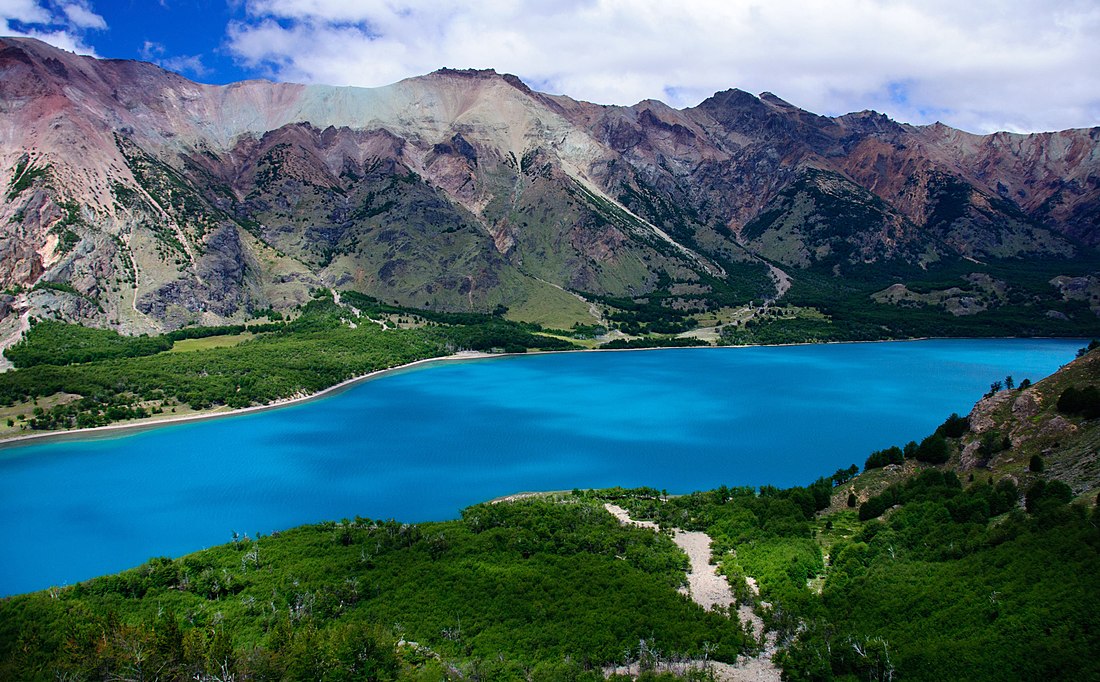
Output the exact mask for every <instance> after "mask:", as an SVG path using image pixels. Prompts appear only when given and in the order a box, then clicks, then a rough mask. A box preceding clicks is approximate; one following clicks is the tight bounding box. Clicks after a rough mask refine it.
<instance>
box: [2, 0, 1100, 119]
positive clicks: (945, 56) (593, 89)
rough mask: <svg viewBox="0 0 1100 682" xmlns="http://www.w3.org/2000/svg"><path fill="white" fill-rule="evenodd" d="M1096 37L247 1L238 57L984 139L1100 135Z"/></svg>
mask: <svg viewBox="0 0 1100 682" xmlns="http://www.w3.org/2000/svg"><path fill="white" fill-rule="evenodd" d="M8 1H13V0H0V2H8ZM31 4H33V3H31ZM1097 35H1100V6H1098V5H1097V4H1096V3H1095V2H1093V1H1092V0H1003V1H996V2H995V1H992V0H973V1H971V2H959V1H958V0H834V1H833V2H829V3H825V2H793V1H788V0H770V1H768V2H753V1H750V0H695V1H694V2H686V3H672V2H667V1H666V0H559V1H558V2H554V3H546V2H543V1H542V0H485V1H483V2H476V3H467V4H466V5H465V6H451V7H448V6H447V4H446V3H436V2H433V1H431V0H404V1H402V2H398V1H396V0H245V12H244V18H243V19H241V20H239V21H235V22H233V23H231V24H230V26H229V28H228V47H229V49H230V51H231V52H232V53H233V54H234V55H235V57H236V58H237V59H238V60H240V61H241V62H242V63H243V64H244V65H246V66H248V67H249V68H252V69H257V70H259V71H261V72H263V73H266V74H267V75H269V76H270V77H272V78H275V79H278V80H292V81H301V82H317V83H329V84H334V85H362V86H377V85H384V84H387V83H390V82H393V81H396V80H399V79H401V78H406V77H409V76H415V75H419V74H423V73H426V72H429V71H432V70H435V69H437V68H440V67H444V66H449V67H455V68H495V69H497V70H498V71H505V72H510V73H514V74H516V75H518V76H520V77H521V78H523V79H524V80H525V81H526V82H528V83H529V84H531V85H532V86H533V87H537V88H539V89H542V90H546V91H549V92H554V93H563V94H567V95H570V96H572V97H576V98H580V99H586V100H590V101H595V102H601V103H608V104H633V103H634V102H637V101H639V100H642V99H647V98H655V99H663V100H665V101H667V102H668V103H670V104H672V105H674V106H692V105H695V104H697V103H699V102H700V101H701V100H702V99H704V98H705V97H707V96H709V95H710V94H712V93H714V92H715V91H718V90H724V89H727V88H730V87H737V88H741V89H744V90H748V91H750V92H754V93H759V92H762V91H765V90H767V91H771V92H774V93H775V94H777V95H779V96H780V97H783V98H784V99H787V100H789V101H791V102H792V103H794V104H797V105H799V106H802V107H804V108H806V109H809V110H811V111H815V112H818V113H824V114H830V115H835V114H842V113H847V112H849V111H858V110H862V109H870V108H873V109H877V110H879V111H883V112H885V113H887V114H889V115H890V116H892V117H894V118H897V119H899V120H902V121H908V122H912V123H930V122H933V121H935V120H942V121H944V122H945V123H949V124H951V125H954V126H957V127H960V128H964V129H967V130H973V131H978V132H988V131H992V130H999V129H1011V130H1021V131H1034V130H1051V129H1060V128H1068V127H1083V126H1092V125H1100V70H1097V69H1094V68H1092V65H1094V64H1097V63H1100V41H1098V40H1096V36H1097Z"/></svg>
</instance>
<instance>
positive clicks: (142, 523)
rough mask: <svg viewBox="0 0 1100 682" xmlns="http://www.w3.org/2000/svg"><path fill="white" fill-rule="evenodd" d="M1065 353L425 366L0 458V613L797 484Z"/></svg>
mask: <svg viewBox="0 0 1100 682" xmlns="http://www.w3.org/2000/svg"><path fill="white" fill-rule="evenodd" d="M1081 345H1082V342H1081V341H1079V340H950V341H917V342H897V343H873V344H843V345H826V346H796V347H781V348H776V347H772V348H728V349H677V350H661V351H652V352H623V353H568V354H551V355H536V356H530V357H509V358H497V359H492V360H474V361H468V362H450V363H433V364H429V365H426V366H421V367H418V368H415V369H410V370H404V371H400V372H395V373H392V374H389V375H386V376H383V377H381V378H378V379H375V380H372V381H368V382H364V383H361V384H358V385H356V386H354V387H352V388H350V389H348V390H346V391H343V392H341V393H339V394H336V395H332V396H329V397H326V398H324V399H321V400H317V401H312V402H307V403H302V404H298V405H294V406H290V407H286V408H280V409H277V410H270V411H264V412H257V413H252V414H246V415H240V416H235V417H231V418H225V419H218V420H209V421H202V422H194V423H188V424H178V425H172V426H165V427H161V428H156V429H153V430H149V431H143V432H138V433H130V434H128V435H125V436H113V437H111V438H101V439H97V440H83V441H69V442H53V443H45V444H36V445H26V446H20V447H15V448H9V449H4V450H0V547H2V548H3V549H2V550H0V551H2V552H3V557H2V559H3V560H2V561H0V594H12V593H17V592H24V591H28V590H34V589H42V588H45V587H48V586H50V585H60V584H65V583H72V582H75V581H78V580H83V579H85V578H88V577H91V576H94V575H98V574H102V573H107V572H112V571H117V570H121V569H124V568H128V567H131V566H135V565H137V564H140V563H142V562H143V561H145V560H147V559H148V558H150V557H153V556H160V555H169V556H175V555H179V554H184V553H187V552H190V551H194V550H197V549H201V548H203V547H205V546H209V545H215V544H220V543H223V542H227V541H228V540H229V539H230V538H231V536H232V533H233V531H238V532H240V533H242V534H243V533H246V532H247V533H248V534H250V535H254V534H255V533H256V532H257V531H261V532H263V533H264V534H267V533H270V532H271V531H272V530H276V529H280V528H286V527H290V526H294V525H298V524H302V523H307V522H314V521H321V520H328V519H340V518H343V517H354V516H356V515H360V516H364V517H371V518H391V517H392V518H397V519H400V520H404V521H410V522H415V521H423V520H433V519H434V520H438V519H447V518H454V517H456V516H457V514H458V511H459V510H460V509H461V508H462V507H464V506H467V505H470V504H473V503H476V502H480V501H484V500H487V499H491V498H493V497H497V496H500V495H506V494H509V493H513V492H518V491H526V490H561V489H571V488H575V487H580V488H587V487H605V486H614V485H622V486H639V485H650V486H654V487H657V488H665V489H667V490H668V491H669V492H673V493H683V492H690V491H692V490H699V489H709V488H713V487H716V486H718V485H721V484H729V485H761V484H773V485H778V486H789V485H800V484H805V483H809V482H811V481H812V480H813V479H815V478H817V477H818V476H822V475H830V474H831V473H832V472H833V471H835V470H836V469H837V468H839V467H846V466H848V465H849V464H852V463H856V464H859V465H861V466H862V464H863V461H864V460H865V459H866V457H867V455H868V453H869V452H870V451H871V450H875V449H879V448H882V447H886V446H889V445H893V444H899V445H900V444H903V443H904V442H906V441H908V440H914V439H916V440H919V439H920V438H922V437H923V436H925V435H927V434H928V433H930V432H931V431H932V430H933V429H935V427H936V426H937V425H938V424H940V423H941V422H942V421H943V420H944V418H946V417H947V415H949V414H950V413H951V412H959V413H960V414H965V413H966V412H967V411H968V410H969V409H970V407H971V406H972V405H973V403H974V402H975V401H976V400H977V399H978V398H980V397H981V395H982V394H983V393H984V392H985V391H986V390H988V388H989V384H990V383H991V382H992V381H994V380H997V379H1001V378H1003V377H1004V376H1005V375H1006V374H1012V375H1013V376H1014V377H1015V379H1016V380H1017V381H1019V380H1021V379H1023V378H1024V377H1029V378H1031V379H1032V380H1038V379H1039V378H1041V377H1043V376H1046V375H1048V374H1050V373H1051V372H1053V371H1054V370H1056V369H1057V368H1058V367H1059V366H1061V365H1062V364H1064V363H1066V362H1068V361H1069V360H1071V359H1072V358H1073V355H1074V352H1075V351H1076V349H1077V348H1079V347H1080V346H1081Z"/></svg>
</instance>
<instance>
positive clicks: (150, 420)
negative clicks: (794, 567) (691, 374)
mask: <svg viewBox="0 0 1100 682" xmlns="http://www.w3.org/2000/svg"><path fill="white" fill-rule="evenodd" d="M1016 338H1019V337H999V339H1000V340H1012V339H1016ZM1026 338H1029V339H1030V338H1035V339H1036V340H1042V339H1045V338H1047V337H1026ZM933 340H960V341H965V340H977V339H967V338H957V337H946V338H945V339H939V338H933V337H919V338H911V339H878V340H874V341H821V342H802V343H776V344H745V345H742V346H656V347H653V348H578V349H574V350H537V351H529V352H526V353H485V352H481V351H459V352H457V353H454V354H452V355H444V356H439V357H434V358H422V359H420V360H414V361H413V362H409V363H405V364H403V365H395V366H394V367H387V368H385V369H379V370H374V371H373V372H368V373H367V374H364V375H362V376H358V377H352V378H351V379H347V380H345V381H341V382H340V383H338V384H334V385H332V386H329V387H328V388H324V389H321V390H320V391H316V392H314V393H310V394H305V395H296V396H291V397H289V398H283V399H280V400H275V401H272V402H270V403H267V404H264V405H252V406H250V407H242V408H236V409H232V408H227V407H225V406H224V405H223V406H219V407H213V408H209V409H206V410H196V411H194V412H192V413H190V414H182V415H177V414H158V415H154V416H150V417H147V418H145V419H140V420H131V421H126V422H119V423H116V424H108V425H107V426H96V427H92V428H85V429H68V430H65V431H41V432H35V433H23V432H19V433H17V434H5V435H0V451H2V450H5V449H9V448H13V447H19V446H22V445H27V444H29V443H48V442H54V441H65V440H88V439H100V438H116V437H121V436H124V435H126V434H128V433H136V432H140V431H146V430H149V429H154V428H160V427H163V426H170V425H173V424H182V423H188V422H197V421H202V420H207V419H222V418H226V417H235V416H239V415H243V414H248V413H251V412H262V411H264V410H274V409H278V408H282V407H289V406H291V405H298V404H301V403H305V402H309V401H312V400H318V399H320V398H324V397H328V396H330V395H335V394H337V393H339V392H340V391H343V390H346V389H348V388H351V387H352V386H355V385H356V384H359V383H361V382H364V381H370V380H373V379H377V378H379V377H382V376H385V375H387V374H391V373H394V372H401V371H405V370H408V369H412V368H415V367H420V366H423V365H427V364H429V363H435V362H455V361H469V360H486V359H490V358H509V357H525V356H533V355H549V354H562V353H594V352H595V353H623V352H640V351H668V350H705V349H708V348H709V349H736V348H787V347H796V346H821V345H851V344H879V343H912V342H920V341H933ZM990 340H993V339H990Z"/></svg>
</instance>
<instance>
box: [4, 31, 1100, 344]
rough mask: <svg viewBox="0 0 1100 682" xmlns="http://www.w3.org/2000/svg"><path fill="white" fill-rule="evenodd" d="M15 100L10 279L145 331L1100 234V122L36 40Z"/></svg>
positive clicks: (957, 256) (1090, 238)
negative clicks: (363, 298)
mask: <svg viewBox="0 0 1100 682" xmlns="http://www.w3.org/2000/svg"><path fill="white" fill-rule="evenodd" d="M0 110H2V111H3V116H4V121H5V125H3V126H0V170H3V171H4V172H5V173H6V175H5V178H4V181H5V187H6V189H5V192H4V194H3V195H0V287H10V286H13V285H16V284H19V285H33V284H34V283H36V282H37V281H38V280H39V279H42V278H45V279H47V280H50V281H57V282H65V283H67V284H69V285H71V286H73V287H74V288H76V290H77V291H78V294H83V295H84V296H85V297H86V298H88V299H89V300H95V301H96V302H97V305H95V306H83V305H81V306H67V307H66V308H65V311H67V312H65V311H63V312H62V314H64V315H68V314H71V313H72V311H74V310H78V311H89V312H87V315H88V316H89V317H88V318H87V319H85V320H84V321H88V322H92V323H96V324H109V325H112V326H117V327H120V328H122V329H124V330H129V331H147V330H155V329H162V328H167V327H173V326H178V325H180V324H186V323H189V322H194V321H197V320H202V321H206V322H216V321H221V320H232V319H237V318H238V317H240V316H242V315H246V314H247V311H248V310H252V309H261V308H267V307H271V306H274V307H276V308H281V307H285V306H292V305H295V304H297V303H300V302H301V301H302V300H304V297H305V296H306V295H307V293H308V290H309V288H311V287H315V286H332V285H336V284H337V283H340V282H350V281H354V282H357V283H360V284H358V285H357V286H362V287H364V288H366V289H369V293H372V294H375V295H379V296H382V297H384V298H386V299H387V300H395V299H396V300H401V301H404V302H406V303H410V304H414V303H415V304H416V305H423V304H424V303H425V302H426V303H428V304H429V305H432V306H436V307H440V308H448V309H468V308H473V309H491V308H492V307H493V306H494V305H496V304H497V303H499V302H500V301H504V302H505V303H506V304H511V303H515V302H518V301H522V300H524V297H530V296H533V295H535V294H534V293H532V292H535V291H536V290H537V288H538V287H565V288H567V289H571V290H573V291H577V292H580V293H593V294H601V295H612V296H623V295H641V294H644V293H646V292H649V291H651V290H653V288H654V287H655V286H657V283H659V282H668V281H670V280H671V281H673V282H679V283H681V284H686V283H692V282H695V281H696V280H699V279H700V278H706V277H709V276H713V275H715V274H717V273H723V272H724V271H723V266H719V265H718V263H720V262H721V263H726V264H727V265H726V266H725V267H727V268H728V267H729V265H730V264H731V263H732V264H734V265H736V264H737V263H744V262H748V261H751V260H752V259H754V258H756V257H758V256H763V257H766V258H767V259H768V260H770V261H772V262H773V263H778V264H780V265H784V266H789V267H791V268H793V269H795V270H797V269H798V268H818V269H820V270H821V271H823V272H827V273H830V272H831V273H833V275H834V276H848V275H850V274H853V273H858V271H860V268H866V267H871V266H874V267H880V266H882V265H884V264H885V265H886V266H888V267H887V269H889V267H890V266H892V264H905V265H909V266H918V267H929V266H933V265H936V264H943V263H950V262H958V261H960V260H965V259H969V260H978V261H980V260H983V259H989V258H1025V259H1027V258H1037V259H1046V260H1051V259H1053V260H1059V259H1062V260H1066V259H1071V258H1075V259H1077V260H1076V261H1075V262H1081V260H1082V259H1084V261H1088V262H1091V261H1090V260H1089V259H1092V260H1096V259H1095V252H1094V251H1093V250H1092V249H1091V248H1090V247H1091V246H1096V245H1097V244H1100V151H1098V150H1100V129H1092V130H1070V131H1062V132H1057V133H1043V134H1037V135H1013V134H1008V133H998V134H995V135H987V136H979V135H971V134H969V133H964V132H962V131H958V130H953V129H951V128H948V127H946V126H942V125H938V124H937V125H933V126H923V127H921V126H910V125H905V124H900V123H896V122H894V121H891V120H889V119H888V118H886V117H885V116H883V115H881V114H876V113H874V112H861V113H856V114H849V115H846V116H841V117H839V118H828V117H823V116H818V115H815V114H812V113H810V112H807V111H804V110H801V109H799V108H797V107H795V106H793V105H791V104H789V103H787V102H784V101H783V100H781V99H779V98H778V97H776V96H775V95H772V94H770V93H764V94H762V95H761V96H760V97H755V96H753V95H750V94H748V93H745V92H742V91H738V90H729V91H726V92H722V93H717V94H716V95H714V96H713V97H711V98H710V99H708V100H706V101H705V102H703V103H702V104H700V105H699V106H698V107H694V108H691V109H685V110H682V111H681V110H675V109H672V108H670V107H668V106H667V105H665V104H662V103H661V102H656V101H645V102H640V103H638V104H637V105H634V106H632V107H612V106H600V105H596V104H590V103H586V102H578V101H575V100H572V99H570V98H568V97H562V96H549V95H544V94H541V93H537V92H534V91H532V90H530V89H529V88H528V87H527V86H526V85H524V84H523V83H522V82H520V81H519V80H518V79H516V78H515V77H512V76H507V75H504V76H501V75H498V74H497V73H495V72H493V71H450V70H444V71H440V72H436V73H433V74H429V75H427V76H423V77H420V78H414V79H409V80H406V81H402V82H400V83H397V84H394V85H392V86H388V87H385V88H376V89H362V88H331V87H324V86H301V85H291V84H276V83H268V82H261V81H250V82H245V83H237V84H233V85H228V86H224V87H216V86H207V85H201V84H197V83H193V82H191V81H188V80H187V79H185V78H182V77H180V76H178V75H176V74H172V73H169V72H165V71H163V70H161V69H159V68H157V67H155V66H153V65H151V64H145V63H141V62H132V61H118V60H95V59H92V58H88V57H79V56H76V55H73V54H71V53H67V52H64V51H62V50H58V49H55V48H52V47H49V46H47V45H45V44H43V43H40V42H37V41H34V40H30V39H3V40H0ZM1093 269H1094V270H1095V269H1098V268H1093ZM1069 274H1070V275H1074V276H1078V277H1080V276H1084V275H1085V274H1086V273H1084V272H1075V273H1069ZM754 276H755V277H757V278H758V279H759V280H760V282H762V283H763V284H760V286H763V287H765V288H766V287H768V286H770V285H769V284H768V282H769V281H770V280H768V279H767V275H766V274H765V273H764V272H763V271H760V272H757V273H756V274H755V275H754ZM746 277H747V275H746ZM472 281H476V282H478V285H477V286H476V287H471V285H470V284H469V283H470V282H472ZM517 282H521V283H522V284H521V285H517V284H516V283H517ZM885 286H887V285H884V287H883V288H885ZM1067 295H1068V294H1067ZM57 296H61V294H57V293H56V292H55V295H54V297H55V298H56V297H57ZM754 296H755V297H758V298H760V297H762V295H760V294H754V295H751V296H746V298H752V297H754ZM50 300H51V301H52V300H53V299H50ZM31 305H32V307H33V306H34V305H36V304H35V299H34V297H32V301H31ZM72 314H75V313H72ZM80 314H84V313H80Z"/></svg>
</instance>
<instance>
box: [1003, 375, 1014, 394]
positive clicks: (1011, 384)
mask: <svg viewBox="0 0 1100 682" xmlns="http://www.w3.org/2000/svg"><path fill="white" fill-rule="evenodd" d="M1005 388H1007V389H1008V390H1010V391H1011V390H1012V389H1013V388H1016V382H1015V381H1014V380H1013V378H1012V375H1011V374H1009V375H1008V376H1006V377H1005Z"/></svg>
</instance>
